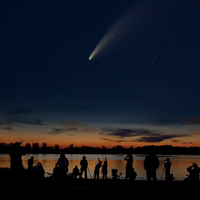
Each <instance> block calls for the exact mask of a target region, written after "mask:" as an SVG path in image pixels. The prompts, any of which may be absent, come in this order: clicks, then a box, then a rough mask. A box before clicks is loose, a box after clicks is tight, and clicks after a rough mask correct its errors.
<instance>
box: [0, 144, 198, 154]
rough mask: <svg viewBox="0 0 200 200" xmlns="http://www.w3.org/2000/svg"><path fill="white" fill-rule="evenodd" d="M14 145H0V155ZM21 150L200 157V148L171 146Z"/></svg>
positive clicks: (29, 151) (30, 148)
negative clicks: (151, 153) (152, 153)
mask: <svg viewBox="0 0 200 200" xmlns="http://www.w3.org/2000/svg"><path fill="white" fill-rule="evenodd" d="M20 144H21V143H20ZM13 145H14V144H13V143H10V144H5V143H0V154H5V153H8V154H9V152H10V150H11V149H12V147H13ZM20 150H21V151H22V152H23V153H24V154H60V153H61V152H62V153H65V154H149V153H150V152H152V151H153V152H154V153H155V154H160V155H200V147H174V146H171V145H162V146H152V145H151V146H143V147H137V148H133V147H132V146H131V147H130V148H124V147H122V146H120V145H117V146H115V147H113V148H106V147H104V146H102V148H99V147H90V146H82V147H74V146H73V145H70V146H69V147H66V148H64V149H60V148H59V145H55V147H50V146H47V144H45V145H44V144H43V145H42V147H40V146H39V144H38V143H33V144H32V146H31V145H30V144H28V145H27V144H26V145H25V146H20Z"/></svg>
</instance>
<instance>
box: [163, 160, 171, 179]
mask: <svg viewBox="0 0 200 200" xmlns="http://www.w3.org/2000/svg"><path fill="white" fill-rule="evenodd" d="M170 168H171V162H170V159H169V158H167V159H166V160H165V166H164V169H165V177H166V178H167V177H168V176H169V174H170Z"/></svg>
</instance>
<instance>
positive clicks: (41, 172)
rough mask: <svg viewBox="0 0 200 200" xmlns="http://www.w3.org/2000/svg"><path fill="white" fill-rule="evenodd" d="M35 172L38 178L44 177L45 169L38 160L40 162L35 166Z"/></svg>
mask: <svg viewBox="0 0 200 200" xmlns="http://www.w3.org/2000/svg"><path fill="white" fill-rule="evenodd" d="M34 172H35V177H36V178H39V179H41V178H44V174H45V171H44V168H43V166H42V163H41V162H38V164H37V165H36V166H35V167H34Z"/></svg>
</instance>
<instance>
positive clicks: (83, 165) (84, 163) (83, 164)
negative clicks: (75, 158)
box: [80, 156, 88, 179]
mask: <svg viewBox="0 0 200 200" xmlns="http://www.w3.org/2000/svg"><path fill="white" fill-rule="evenodd" d="M80 165H81V173H80V177H82V175H83V171H84V172H85V179H87V166H88V161H87V159H86V157H85V156H83V159H82V160H81V162H80Z"/></svg>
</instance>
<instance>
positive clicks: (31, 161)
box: [28, 156, 34, 175]
mask: <svg viewBox="0 0 200 200" xmlns="http://www.w3.org/2000/svg"><path fill="white" fill-rule="evenodd" d="M33 164H34V157H33V156H31V158H29V159H28V173H29V174H30V175H33V173H34V170H33Z"/></svg>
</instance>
